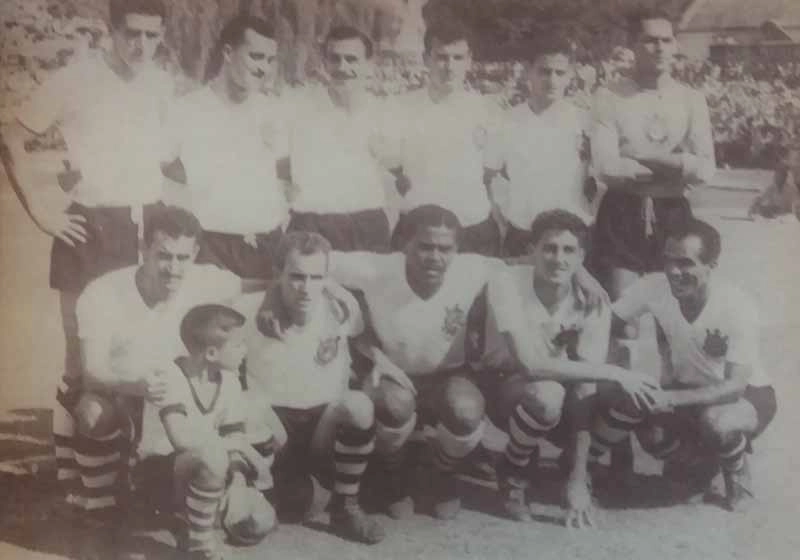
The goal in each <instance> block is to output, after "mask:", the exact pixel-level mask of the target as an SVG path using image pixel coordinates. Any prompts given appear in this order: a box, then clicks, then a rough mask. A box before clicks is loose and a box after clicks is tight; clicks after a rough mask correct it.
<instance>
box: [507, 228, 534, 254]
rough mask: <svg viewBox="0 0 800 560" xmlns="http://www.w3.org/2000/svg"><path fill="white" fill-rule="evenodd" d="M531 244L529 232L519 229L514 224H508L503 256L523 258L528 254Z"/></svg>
mask: <svg viewBox="0 0 800 560" xmlns="http://www.w3.org/2000/svg"><path fill="white" fill-rule="evenodd" d="M530 244H531V232H530V231H529V230H524V229H519V228H518V227H516V226H515V225H513V224H508V231H506V238H505V240H504V241H503V256H505V257H523V256H525V255H527V254H528V248H529V246H530Z"/></svg>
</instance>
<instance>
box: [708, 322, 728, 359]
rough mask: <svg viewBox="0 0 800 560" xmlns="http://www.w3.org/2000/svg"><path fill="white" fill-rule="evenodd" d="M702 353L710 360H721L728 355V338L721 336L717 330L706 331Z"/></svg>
mask: <svg viewBox="0 0 800 560" xmlns="http://www.w3.org/2000/svg"><path fill="white" fill-rule="evenodd" d="M703 352H705V353H706V354H708V356H710V357H711V358H722V357H723V356H725V354H727V353H728V337H727V336H725V335H723V334H722V333H721V332H720V331H719V329H714V330H713V331H711V330H708V329H706V340H705V342H703Z"/></svg>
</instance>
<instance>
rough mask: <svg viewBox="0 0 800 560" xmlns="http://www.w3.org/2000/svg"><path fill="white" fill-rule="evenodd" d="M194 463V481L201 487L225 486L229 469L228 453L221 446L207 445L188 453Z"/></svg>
mask: <svg viewBox="0 0 800 560" xmlns="http://www.w3.org/2000/svg"><path fill="white" fill-rule="evenodd" d="M190 453H191V456H192V461H193V463H194V469H193V470H194V473H195V480H196V481H199V482H200V483H201V484H202V485H203V486H211V487H214V486H219V485H221V484H225V480H227V478H228V469H229V468H230V459H229V458H228V452H227V451H226V450H225V449H224V448H223V447H222V446H221V445H207V446H205V447H202V448H199V449H193V450H192V451H190Z"/></svg>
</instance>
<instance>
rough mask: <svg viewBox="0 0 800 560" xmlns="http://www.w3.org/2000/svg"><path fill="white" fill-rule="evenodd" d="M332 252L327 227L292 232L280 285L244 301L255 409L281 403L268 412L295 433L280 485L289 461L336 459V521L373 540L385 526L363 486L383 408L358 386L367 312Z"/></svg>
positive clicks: (279, 257)
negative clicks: (355, 372) (352, 345)
mask: <svg viewBox="0 0 800 560" xmlns="http://www.w3.org/2000/svg"><path fill="white" fill-rule="evenodd" d="M329 253H330V243H329V242H328V241H327V240H326V239H325V238H324V237H322V236H321V235H319V234H317V233H313V232H302V231H296V232H289V233H287V234H286V236H285V237H284V238H283V240H282V241H281V243H280V246H279V249H278V252H277V253H276V256H275V260H274V262H273V264H274V267H275V277H276V278H277V282H276V285H275V286H274V288H273V289H272V290H270V291H268V292H267V293H266V294H265V295H263V296H255V295H254V296H248V297H247V298H244V301H242V302H241V306H240V309H241V310H242V311H243V312H244V315H245V316H246V317H247V319H248V321H249V324H248V327H247V339H246V344H247V383H248V390H249V392H250V395H251V398H252V399H253V400H254V401H255V402H254V403H253V404H254V409H256V410H258V409H261V410H264V409H265V407H270V406H271V407H272V410H266V412H265V413H264V414H262V416H266V417H267V418H270V417H272V416H273V411H274V414H276V415H277V416H278V418H279V419H280V421H281V423H282V427H283V429H284V430H285V433H286V436H285V439H286V443H285V445H284V447H283V449H281V450H280V453H279V455H278V464H277V465H276V474H277V476H278V485H280V483H281V474H282V473H283V472H284V471H285V470H286V469H296V470H300V471H302V472H303V473H309V474H311V473H315V474H321V472H320V471H322V474H325V473H326V471H328V470H329V469H330V465H331V464H332V465H333V471H334V473H333V479H334V480H333V495H334V497H333V503H332V504H331V525H332V527H333V528H334V530H335V531H337V532H338V533H340V534H342V536H344V537H346V538H349V539H352V540H355V541H359V542H363V543H367V544H373V543H377V542H379V541H380V540H382V539H383V535H384V533H383V528H382V527H381V526H380V524H379V523H378V522H377V520H375V519H373V518H371V517H370V516H368V515H367V514H366V513H364V511H363V510H362V509H361V506H360V504H359V490H360V481H361V477H362V475H363V474H364V471H365V470H366V467H367V462H368V460H369V457H370V455H371V454H372V450H373V446H374V438H375V419H374V411H373V406H372V403H371V402H370V400H369V398H368V397H367V396H366V395H365V394H364V393H362V392H360V391H351V390H348V381H349V379H350V375H351V370H350V351H349V347H348V339H349V338H350V337H352V336H355V335H358V334H360V333H361V331H362V329H363V321H362V318H361V311H360V309H359V306H358V304H357V303H356V301H355V299H354V298H353V296H352V295H350V293H349V292H348V291H347V290H344V289H343V288H341V287H340V286H338V285H336V284H335V283H333V282H332V281H330V280H329V278H328V265H329V258H330V257H329ZM265 423H266V424H267V425H269V423H270V421H269V419H268V420H266V422H265ZM275 431H276V432H279V430H275ZM280 435H281V434H279V433H278V436H279V437H278V438H277V439H284V438H283V437H280ZM278 490H279V491H280V490H281V489H280V488H278Z"/></svg>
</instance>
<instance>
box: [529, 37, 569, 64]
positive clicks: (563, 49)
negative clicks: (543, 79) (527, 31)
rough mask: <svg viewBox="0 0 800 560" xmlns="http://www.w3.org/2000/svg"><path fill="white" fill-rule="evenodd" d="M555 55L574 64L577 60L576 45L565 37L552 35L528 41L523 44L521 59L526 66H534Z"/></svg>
mask: <svg viewBox="0 0 800 560" xmlns="http://www.w3.org/2000/svg"><path fill="white" fill-rule="evenodd" d="M555 54H562V55H564V56H566V57H567V59H568V60H569V62H570V63H572V62H574V59H575V44H574V43H573V42H572V41H570V40H569V39H568V38H567V37H566V36H564V35H560V34H550V35H547V36H537V37H535V38H531V39H528V40H527V41H525V42H523V48H522V52H520V56H521V59H522V61H523V62H525V63H526V64H533V63H535V62H536V61H537V60H539V59H540V58H541V57H543V56H547V55H555Z"/></svg>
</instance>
